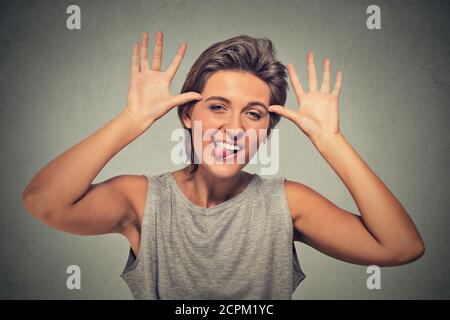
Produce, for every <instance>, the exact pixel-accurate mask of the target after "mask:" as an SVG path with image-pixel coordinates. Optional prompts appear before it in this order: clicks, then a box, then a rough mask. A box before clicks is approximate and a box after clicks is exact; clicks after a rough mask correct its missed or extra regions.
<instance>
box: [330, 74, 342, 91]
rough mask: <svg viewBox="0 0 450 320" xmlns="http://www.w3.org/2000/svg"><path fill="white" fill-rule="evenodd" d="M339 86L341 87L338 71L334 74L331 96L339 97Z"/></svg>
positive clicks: (340, 77) (340, 76) (340, 75)
mask: <svg viewBox="0 0 450 320" xmlns="http://www.w3.org/2000/svg"><path fill="white" fill-rule="evenodd" d="M341 86H342V71H338V72H337V74H336V83H335V85H334V89H333V91H332V92H331V95H332V96H335V97H339V94H340V93H341Z"/></svg>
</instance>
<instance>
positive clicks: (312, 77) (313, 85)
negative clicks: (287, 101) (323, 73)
mask: <svg viewBox="0 0 450 320" xmlns="http://www.w3.org/2000/svg"><path fill="white" fill-rule="evenodd" d="M306 62H307V65H308V81H309V91H317V74H316V65H315V64H314V54H313V53H312V52H311V51H309V52H308V54H307V57H306Z"/></svg>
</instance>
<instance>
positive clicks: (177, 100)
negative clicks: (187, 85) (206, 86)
mask: <svg viewBox="0 0 450 320" xmlns="http://www.w3.org/2000/svg"><path fill="white" fill-rule="evenodd" d="M201 98H202V95H201V94H200V93H197V92H185V93H182V94H179V95H177V96H173V97H171V98H170V100H169V105H170V107H171V108H173V107H176V106H179V105H182V104H185V103H187V102H190V101H192V100H200V99H201Z"/></svg>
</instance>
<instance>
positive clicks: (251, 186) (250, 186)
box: [166, 172, 258, 214]
mask: <svg viewBox="0 0 450 320" xmlns="http://www.w3.org/2000/svg"><path fill="white" fill-rule="evenodd" d="M166 175H168V178H169V179H168V180H169V182H170V184H171V185H172V186H173V189H174V190H175V192H176V194H177V195H178V198H180V199H181V200H182V201H183V203H185V204H186V205H187V206H188V207H189V208H190V209H193V210H196V211H198V212H201V213H203V214H212V213H216V212H218V211H221V210H223V209H226V208H228V207H230V206H232V205H234V204H236V203H239V202H242V200H244V199H245V198H246V196H247V195H248V194H249V193H250V192H251V191H252V190H253V189H254V187H255V185H256V182H257V180H258V175H257V174H253V177H252V178H251V179H250V182H249V183H248V184H247V186H246V187H245V189H244V190H243V191H241V192H240V193H239V194H238V195H236V196H234V197H233V198H230V199H228V200H225V201H224V202H221V203H219V204H218V205H216V206H214V207H210V208H205V207H200V206H198V205H196V204H194V203H193V202H192V201H191V200H190V199H189V198H188V197H187V196H186V195H185V194H184V192H183V190H182V189H181V187H180V186H179V185H178V183H177V181H176V180H175V177H174V175H173V173H172V172H168V173H167V174H166Z"/></svg>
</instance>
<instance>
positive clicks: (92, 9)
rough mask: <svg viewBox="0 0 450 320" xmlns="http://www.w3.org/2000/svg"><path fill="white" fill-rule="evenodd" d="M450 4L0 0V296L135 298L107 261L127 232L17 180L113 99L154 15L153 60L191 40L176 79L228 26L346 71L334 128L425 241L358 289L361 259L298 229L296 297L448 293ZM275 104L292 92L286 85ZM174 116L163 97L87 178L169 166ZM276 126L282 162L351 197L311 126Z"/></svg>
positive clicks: (347, 203) (106, 114)
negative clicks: (77, 222)
mask: <svg viewBox="0 0 450 320" xmlns="http://www.w3.org/2000/svg"><path fill="white" fill-rule="evenodd" d="M70 4H77V5H79V6H80V8H81V30H74V31H70V30H68V29H67V28H66V18H67V14H66V8H67V6H68V5H70ZM370 4H377V5H379V6H380V8H381V18H382V29H381V30H373V31H372V30H368V29H367V28H366V18H367V16H368V15H367V14H366V8H367V6H368V5H370ZM449 14H450V6H449V3H448V1H433V2H427V1H402V2H399V1H396V2H395V3H394V2H393V1H392V2H385V1H339V2H337V1H331V0H330V1H312V0H310V1H281V0H279V1H276V0H273V1H256V0H252V1H228V0H227V1H192V0H191V1H182V0H177V1H144V0H142V1H126V2H125V1H81V0H76V1H28V2H25V1H1V4H0V26H1V28H0V90H1V91H0V108H1V109H0V110H1V127H0V130H1V150H2V151H1V158H0V164H1V177H0V180H1V193H0V197H1V207H0V208H1V214H0V228H1V229H0V239H1V240H0V241H1V242H0V246H1V249H0V271H1V272H0V298H6V299H11V298H16V299H29V298H38V299H46V298H60V299H75V298H79V299H101V298H112V299H129V298H131V294H130V293H129V291H128V288H127V287H126V285H125V283H124V282H122V280H121V279H120V277H119V274H120V272H121V271H122V269H123V267H124V265H125V262H126V258H127V254H128V248H129V247H128V243H127V240H126V239H125V238H122V237H120V236H118V235H103V236H90V237H82V236H77V235H71V234H66V233H63V232H61V231H57V230H54V229H51V228H50V227H48V226H46V225H44V224H41V223H40V222H38V221H37V220H35V219H34V218H33V217H31V216H30V215H28V214H27V213H26V211H25V209H24V208H23V207H22V204H21V193H22V191H23V189H24V187H25V185H26V184H27V182H28V181H29V180H30V179H31V178H32V176H33V175H34V174H36V173H37V171H38V170H39V169H40V168H41V167H42V166H43V165H45V164H46V163H47V162H49V161H50V160H51V159H53V158H54V157H56V156H57V155H58V154H60V153H62V152H63V151H64V150H66V149H67V148H69V147H70V146H72V145H74V144H76V143H78V142H79V141H81V140H82V139H83V138H85V137H86V136H88V135H90V134H91V133H93V132H94V131H95V130H97V129H98V128H100V127H101V126H103V125H105V124H106V123H107V122H108V121H109V120H110V119H112V118H113V117H114V116H115V115H117V114H118V113H119V112H120V111H121V110H122V108H123V107H124V104H125V102H126V94H127V86H128V79H129V78H128V77H129V70H130V61H131V45H132V42H133V41H137V40H139V36H140V34H141V32H143V31H148V32H149V33H150V36H151V39H150V40H151V43H153V41H154V34H155V32H156V31H157V30H162V31H163V32H164V36H165V44H164V46H165V47H164V59H165V60H163V67H164V69H165V68H167V66H168V64H169V63H170V62H171V60H172V58H173V56H174V54H175V53H176V50H177V48H178V46H179V44H180V43H181V42H183V41H186V42H187V43H188V50H187V53H186V56H185V59H184V62H183V64H182V65H181V67H180V69H179V70H178V73H177V76H176V77H175V80H174V82H173V86H172V88H173V93H178V92H179V91H180V89H181V85H182V83H183V81H184V77H185V76H186V74H187V72H188V70H189V68H190V66H191V65H192V63H193V61H194V60H195V59H196V58H197V57H198V55H199V54H200V53H201V52H202V51H203V50H204V49H206V48H207V47H208V46H209V45H211V44H212V43H213V42H217V41H221V40H224V39H226V38H229V37H232V36H235V35H238V34H249V35H252V36H265V37H268V38H270V39H271V40H272V41H273V42H274V44H275V46H276V49H277V51H278V55H279V58H280V59H281V61H282V62H284V63H285V64H287V63H288V62H292V63H294V64H295V66H296V67H297V70H298V72H299V76H300V79H301V81H302V82H303V83H306V82H305V81H306V62H305V60H306V52H307V51H308V50H313V51H314V52H315V54H316V59H317V60H316V61H317V62H318V64H319V69H318V70H319V73H318V74H319V75H321V72H322V68H321V61H322V60H323V58H325V57H329V58H331V64H332V70H333V77H334V76H335V72H336V70H337V68H339V69H342V70H343V71H344V82H343V91H342V96H341V107H340V110H341V120H340V121H341V129H342V131H343V133H344V135H345V136H346V138H347V140H349V142H350V143H351V144H352V145H353V146H354V148H355V149H356V150H357V151H358V153H359V154H360V155H361V156H362V157H363V159H365V161H366V162H367V163H368V164H369V165H370V166H371V167H372V168H373V170H375V172H376V173H377V174H378V175H379V176H380V177H381V179H382V180H383V181H384V182H385V183H386V185H387V186H388V187H389V188H390V189H391V190H392V191H393V192H394V194H395V195H396V196H397V197H398V198H399V200H400V201H401V202H402V204H403V205H404V207H405V208H406V209H407V210H408V212H409V213H410V215H411V216H412V218H413V220H414V221H415V223H416V224H417V226H418V229H419V231H420V232H421V234H422V236H423V238H424V241H425V244H426V249H427V251H426V253H425V255H424V256H423V257H422V258H421V259H420V260H418V261H416V262H414V263H412V264H409V265H405V266H400V267H393V268H382V280H381V285H382V289H381V290H372V291H370V290H368V289H367V288H366V278H367V276H368V275H367V274H366V268H365V267H362V266H357V265H352V264H348V263H344V262H340V261H337V260H335V259H332V258H330V257H327V256H325V255H323V254H321V253H319V252H318V251H316V250H314V249H311V248H309V247H307V246H306V245H304V244H302V243H297V244H296V246H297V250H298V252H299V258H300V260H301V264H302V268H303V271H304V272H305V274H306V276H307V278H306V279H305V280H304V281H303V282H302V284H301V285H300V287H299V288H298V290H297V291H296V292H295V294H294V296H293V298H294V299H316V298H325V299H334V298H342V299H360V298H367V299H393V298H403V299H413V298H424V299H430V298H438V299H441V298H447V299H448V298H450V277H449V276H448V275H449V274H450V250H449V249H450V248H449V247H450V244H449V243H450V235H449V234H450V233H449V232H448V230H449V227H450V221H449V201H448V198H449V194H448V187H449V185H448V181H449V172H448V163H449V160H450V159H449V153H448V150H449V125H448V121H449V120H450V117H449V115H450V112H449V105H448V101H449V97H450V96H449V82H450V73H449V48H450V46H449V43H450V41H449V40H450V39H449V24H450V22H449V20H448V16H449ZM287 105H289V106H291V107H293V106H295V105H296V104H295V97H294V95H293V90H292V89H290V90H289V98H288V102H287ZM178 126H179V123H178V119H177V117H176V112H175V111H172V112H170V113H169V114H168V115H166V116H165V117H164V118H163V119H161V120H160V121H159V122H158V123H156V124H155V125H154V126H153V127H152V128H151V129H150V130H149V131H148V132H146V133H145V134H144V135H142V136H141V137H140V138H138V139H137V140H136V141H135V142H133V143H132V144H130V145H129V146H128V147H126V148H125V149H124V150H123V151H122V152H120V153H119V154H118V155H116V156H115V157H114V158H113V159H112V160H111V161H110V162H109V163H108V164H107V165H106V167H105V168H104V169H103V170H102V171H101V173H100V174H99V176H98V177H97V178H96V179H95V180H94V182H99V181H103V180H105V179H108V178H110V177H112V176H115V175H119V174H126V173H129V174H142V173H155V174H156V173H161V172H164V171H168V170H175V169H176V167H175V166H173V165H171V162H170V150H171V148H172V146H173V143H171V142H170V133H171V132H172V130H173V129H174V128H176V127H178ZM278 128H279V129H280V130H281V131H280V135H281V140H282V141H281V148H280V149H281V160H280V161H281V170H280V172H279V175H282V176H286V177H288V178H290V179H293V180H296V181H301V182H302V183H305V184H307V185H309V186H311V187H312V188H314V189H315V190H317V191H319V192H320V193H322V194H323V195H325V196H326V197H328V198H329V199H330V200H331V201H333V202H335V203H336V204H337V205H339V206H341V207H343V208H345V209H347V210H351V211H353V212H355V211H356V210H357V209H356V206H355V204H354V203H353V200H352V199H351V196H350V194H349V193H348V191H347V190H346V188H345V186H344V185H343V184H342V183H341V181H340V180H339V178H338V177H337V175H336V174H335V173H334V172H333V171H332V169H331V168H330V167H329V166H328V165H327V163H326V162H325V161H324V160H323V158H321V156H320V154H319V153H318V152H317V151H316V150H315V149H314V147H313V146H312V144H311V143H310V142H309V140H308V139H307V138H306V137H305V136H304V135H302V134H301V132H300V131H299V130H298V129H297V128H296V127H295V126H294V125H292V124H291V123H290V122H288V120H284V119H283V120H282V121H281V123H280V124H279V126H278ZM256 169H257V168H249V171H255V170H256ZM70 264H76V265H79V266H80V267H81V271H82V289H81V290H73V291H69V290H67V289H66V287H65V280H66V277H67V274H66V273H65V270H66V268H67V266H68V265H70Z"/></svg>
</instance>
